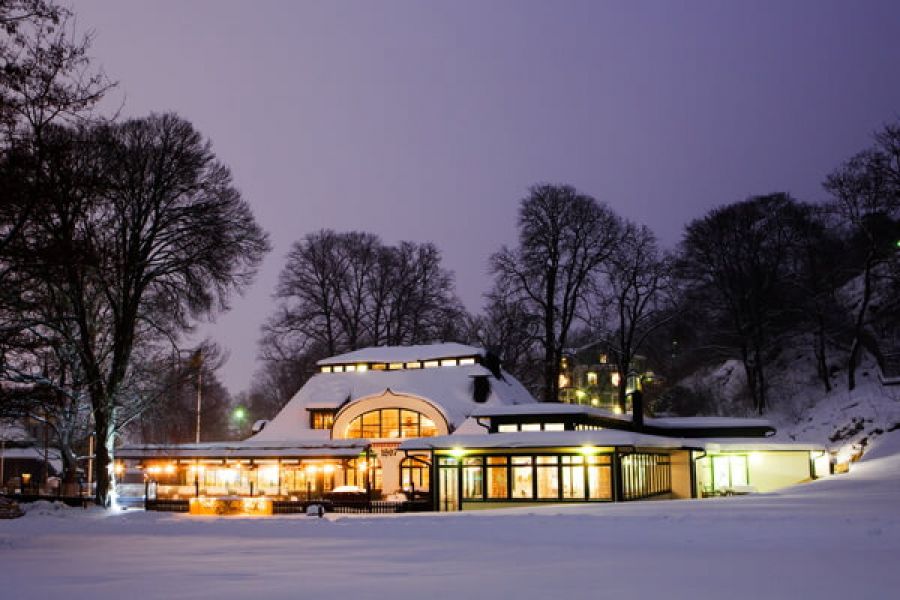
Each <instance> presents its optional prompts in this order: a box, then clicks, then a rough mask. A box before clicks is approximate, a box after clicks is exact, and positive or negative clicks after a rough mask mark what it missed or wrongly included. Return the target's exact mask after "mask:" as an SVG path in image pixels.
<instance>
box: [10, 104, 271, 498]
mask: <svg viewBox="0 0 900 600" xmlns="http://www.w3.org/2000/svg"><path fill="white" fill-rule="evenodd" d="M67 134H68V135H67ZM59 136H60V140H59V144H58V148H57V149H56V152H55V158H54V160H55V163H54V168H53V169H52V170H51V172H52V173H54V177H55V180H54V183H53V185H47V186H44V188H42V193H43V194H44V195H45V196H46V197H47V198H49V201H48V202H46V203H42V204H41V205H40V206H39V207H38V210H36V211H35V215H34V218H33V219H32V221H33V225H32V226H31V229H29V235H27V236H22V244H23V245H25V246H26V247H25V248H23V249H22V251H21V253H20V255H24V254H25V253H26V252H27V251H28V250H29V248H28V247H31V250H32V255H33V256H37V257H44V259H43V260H40V261H37V262H34V261H32V262H29V263H21V262H20V263H19V264H18V265H17V268H18V270H19V272H20V273H22V277H23V280H22V281H23V283H24V284H26V285H27V286H29V288H30V289H34V290H40V292H41V293H42V294H52V295H55V296H58V297H59V298H64V299H65V302H58V303H57V306H60V307H65V310H63V311H60V314H58V315H56V316H55V318H54V319H52V320H49V321H48V322H46V323H42V326H44V327H47V328H53V329H54V330H55V332H56V333H57V334H58V335H60V336H64V338H65V340H66V343H67V345H68V346H69V347H70V348H72V349H73V350H74V351H75V352H76V353H77V357H78V361H79V364H80V366H81V369H82V370H83V372H84V377H85V382H86V389H87V393H88V395H89V397H90V401H91V410H92V416H93V420H94V424H95V430H96V435H97V440H98V444H97V469H98V486H97V500H98V502H99V503H102V504H106V503H107V502H108V501H109V499H110V494H111V492H112V490H113V486H114V483H115V482H114V473H113V471H112V468H111V465H112V460H113V457H114V447H115V438H116V434H117V432H118V431H119V429H120V428H121V427H122V426H124V425H125V424H127V422H128V421H129V420H131V419H133V418H136V414H134V413H133V412H127V407H129V406H132V405H133V404H131V400H132V399H133V397H134V396H136V395H139V394H140V392H141V390H140V389H139V387H131V386H130V385H129V382H131V381H140V378H131V373H132V372H133V371H134V369H135V368H137V365H136V364H135V361H134V358H135V355H136V353H137V352H138V351H141V352H145V353H146V355H149V354H150V353H151V352H152V350H151V348H152V346H153V344H152V342H151V341H152V340H154V339H159V340H163V341H164V342H165V340H176V339H177V338H178V336H179V335H180V334H181V333H182V332H184V331H185V330H187V329H188V328H189V327H190V325H191V323H192V322H193V321H194V320H195V319H196V318H199V317H202V316H204V315H207V314H209V313H211V312H213V311H215V310H219V309H223V308H226V307H227V300H228V298H229V296H230V294H231V293H232V292H233V291H235V290H240V289H242V288H243V287H244V286H246V285H247V284H248V283H249V282H250V281H251V279H252V277H253V275H254V273H255V269H256V266H257V265H258V264H259V261H260V260H261V258H262V255H263V254H264V253H265V252H266V251H267V249H268V241H267V239H266V235H265V234H264V233H263V232H262V231H261V229H260V228H259V226H258V225H257V223H256V222H255V220H254V219H253V215H252V213H251V211H250V208H249V206H248V205H247V203H246V202H245V201H244V200H243V199H242V198H241V196H240V194H239V193H238V192H237V190H236V189H235V188H234V187H233V185H232V183H231V174H230V172H229V170H228V169H227V167H225V166H224V165H222V164H221V163H219V162H218V161H216V159H215V156H214V154H213V153H212V150H211V147H210V144H209V142H207V141H205V140H204V139H203V138H202V136H201V135H200V134H199V133H198V132H197V131H196V130H194V128H193V127H192V126H191V125H190V123H188V122H186V121H184V120H182V119H180V118H178V117H177V116H175V115H171V114H165V115H152V116H150V117H148V118H144V119H134V120H130V121H126V122H123V123H120V124H110V125H102V126H93V127H89V128H81V129H78V130H61V131H60V132H59ZM85 157H88V158H87V159H86V158H85ZM85 161H86V162H85ZM67 182H74V183H72V184H71V185H66V184H67ZM29 288H25V289H26V290H27V289H29ZM25 296H27V294H25ZM60 323H64V324H65V327H61V326H60V325H59V324H60Z"/></svg>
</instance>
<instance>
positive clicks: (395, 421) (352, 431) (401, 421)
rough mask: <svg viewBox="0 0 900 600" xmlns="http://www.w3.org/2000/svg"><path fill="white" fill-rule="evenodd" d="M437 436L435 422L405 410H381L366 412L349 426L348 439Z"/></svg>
mask: <svg viewBox="0 0 900 600" xmlns="http://www.w3.org/2000/svg"><path fill="white" fill-rule="evenodd" d="M434 435H437V427H436V426H435V424H434V421H432V420H431V419H429V418H428V417H426V416H425V415H423V414H422V413H420V412H417V411H414V410H408V409H405V408H380V409H378V410H371V411H369V412H365V413H363V414H361V415H359V416H358V417H356V418H355V419H353V420H352V421H350V425H348V426H347V435H346V437H348V438H416V437H431V436H434Z"/></svg>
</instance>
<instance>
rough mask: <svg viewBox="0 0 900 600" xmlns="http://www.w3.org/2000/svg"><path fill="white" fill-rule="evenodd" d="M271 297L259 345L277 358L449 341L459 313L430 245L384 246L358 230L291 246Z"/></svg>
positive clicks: (446, 274)
mask: <svg viewBox="0 0 900 600" xmlns="http://www.w3.org/2000/svg"><path fill="white" fill-rule="evenodd" d="M275 297H276V298H278V299H279V300H280V302H279V304H278V308H277V311H276V314H275V315H274V316H273V317H272V318H271V319H270V320H269V322H268V323H267V325H266V327H265V330H264V342H263V344H264V347H265V348H264V350H265V353H270V354H273V356H276V357H277V358H275V360H285V359H287V360H289V361H294V360H297V359H300V358H301V357H303V356H310V357H312V356H316V357H317V358H322V357H323V356H332V355H334V354H337V353H339V352H344V351H347V350H352V349H356V348H359V347H362V346H367V345H380V344H392V345H398V344H415V343H422V342H426V341H431V340H434V339H448V338H451V337H454V336H456V335H457V331H456V328H455V326H456V324H457V323H459V321H460V318H459V317H460V315H461V314H462V313H463V310H462V305H461V303H460V302H459V300H458V299H457V298H456V296H455V294H454V292H453V275H452V274H451V273H450V272H449V271H447V270H446V269H444V268H443V267H442V266H441V255H440V252H439V251H438V250H437V248H436V247H435V246H434V245H433V244H416V243H413V242H401V243H400V244H398V245H397V246H385V245H384V244H383V243H382V242H381V240H380V239H379V238H378V237H377V236H375V235H373V234H370V233H362V232H349V233H335V232H333V231H330V230H323V231H319V232H316V233H312V234H308V235H306V236H305V237H304V238H303V239H301V240H300V241H298V242H296V243H295V244H294V246H293V247H292V249H291V251H290V253H289V254H288V258H287V264H286V265H285V267H284V269H283V270H282V272H281V276H280V278H279V281H278V287H277V289H276V292H275Z"/></svg>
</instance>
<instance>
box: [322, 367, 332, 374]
mask: <svg viewBox="0 0 900 600" xmlns="http://www.w3.org/2000/svg"><path fill="white" fill-rule="evenodd" d="M322 372H323V373H331V367H322Z"/></svg>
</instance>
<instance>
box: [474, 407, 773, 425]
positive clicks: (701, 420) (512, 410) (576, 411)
mask: <svg viewBox="0 0 900 600" xmlns="http://www.w3.org/2000/svg"><path fill="white" fill-rule="evenodd" d="M527 415H589V416H592V417H601V418H604V419H616V420H618V421H624V422H626V423H630V422H631V415H630V414H622V415H617V414H615V413H612V412H610V411H608V410H604V409H602V408H595V407H593V406H586V405H584V404H566V403H562V402H537V403H535V404H524V405H518V406H479V407H478V408H476V409H475V411H474V412H473V413H472V416H473V417H500V416H527ZM644 424H645V425H649V426H652V427H663V428H666V429H705V428H710V427H712V428H722V427H772V423H771V422H770V421H769V420H767V419H745V418H736V417H644Z"/></svg>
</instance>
